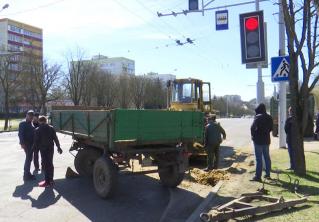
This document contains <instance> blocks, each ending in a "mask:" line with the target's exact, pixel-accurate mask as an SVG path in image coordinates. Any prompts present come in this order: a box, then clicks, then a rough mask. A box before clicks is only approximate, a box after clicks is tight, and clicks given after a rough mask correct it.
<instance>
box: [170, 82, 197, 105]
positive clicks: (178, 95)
mask: <svg viewBox="0 0 319 222" xmlns="http://www.w3.org/2000/svg"><path fill="white" fill-rule="evenodd" d="M193 85H194V84H192V83H175V84H174V88H173V98H172V102H181V103H191V102H192V99H193V97H194V96H193V94H194V89H193V87H194V86H193Z"/></svg>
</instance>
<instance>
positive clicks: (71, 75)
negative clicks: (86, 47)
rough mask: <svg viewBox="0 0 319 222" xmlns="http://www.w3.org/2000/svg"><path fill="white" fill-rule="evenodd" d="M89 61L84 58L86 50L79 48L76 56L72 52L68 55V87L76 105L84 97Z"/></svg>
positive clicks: (66, 78)
mask: <svg viewBox="0 0 319 222" xmlns="http://www.w3.org/2000/svg"><path fill="white" fill-rule="evenodd" d="M88 63H89V62H88V61H85V60H84V52H83V50H81V49H79V48H78V49H77V53H76V56H74V55H73V53H72V52H70V53H69V56H67V64H68V72H67V74H66V76H65V80H66V87H67V90H68V92H69V95H70V98H71V99H72V101H73V103H74V105H79V104H80V102H81V100H82V98H83V91H84V87H85V81H86V76H87V74H88V71H89V69H87V68H86V66H87V65H88Z"/></svg>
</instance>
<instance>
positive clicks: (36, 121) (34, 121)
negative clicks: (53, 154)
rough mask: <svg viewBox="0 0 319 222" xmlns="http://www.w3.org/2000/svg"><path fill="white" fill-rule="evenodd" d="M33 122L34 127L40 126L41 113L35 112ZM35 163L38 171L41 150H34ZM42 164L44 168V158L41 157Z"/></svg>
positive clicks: (35, 168)
mask: <svg viewBox="0 0 319 222" xmlns="http://www.w3.org/2000/svg"><path fill="white" fill-rule="evenodd" d="M32 124H33V126H34V129H36V128H38V127H39V125H40V124H39V113H34V116H33V120H32ZM33 164H34V170H36V171H38V170H39V169H40V168H39V150H35V149H34V150H33ZM41 166H42V168H43V164H42V158H41Z"/></svg>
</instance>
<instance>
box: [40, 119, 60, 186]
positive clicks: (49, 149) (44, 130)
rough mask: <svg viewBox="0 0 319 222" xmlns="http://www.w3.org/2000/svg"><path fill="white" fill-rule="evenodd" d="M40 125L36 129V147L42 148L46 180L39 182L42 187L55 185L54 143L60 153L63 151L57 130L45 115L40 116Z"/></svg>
mask: <svg viewBox="0 0 319 222" xmlns="http://www.w3.org/2000/svg"><path fill="white" fill-rule="evenodd" d="M39 123H40V126H39V127H38V128H37V129H36V130H35V135H34V147H35V149H36V150H40V152H41V154H42V158H43V166H44V177H45V180H44V181H42V182H40V183H39V186H40V187H49V186H52V185H53V173H54V167H53V154H54V143H55V145H56V146H57V147H58V153H59V154H61V153H62V149H61V148H60V142H59V140H58V137H57V135H56V132H55V130H54V128H53V127H52V126H50V125H49V124H47V119H46V117H44V116H41V117H40V118H39Z"/></svg>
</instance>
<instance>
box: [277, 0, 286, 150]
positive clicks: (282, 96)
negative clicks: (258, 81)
mask: <svg viewBox="0 0 319 222" xmlns="http://www.w3.org/2000/svg"><path fill="white" fill-rule="evenodd" d="M285 54H286V52H285V21H284V14H283V9H282V0H279V56H284V55H285ZM286 90H287V89H286V82H280V83H279V110H278V133H279V147H286V133H285V121H286V118H287V116H286V113H287V97H286V96H287V92H286Z"/></svg>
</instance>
